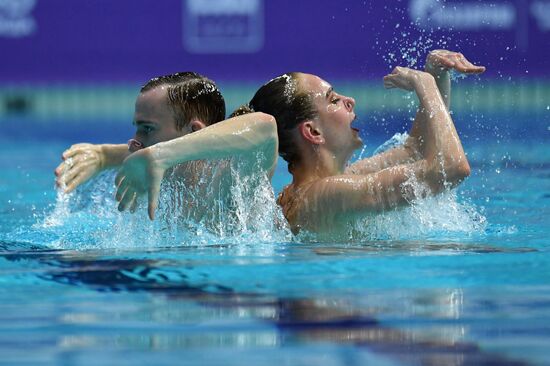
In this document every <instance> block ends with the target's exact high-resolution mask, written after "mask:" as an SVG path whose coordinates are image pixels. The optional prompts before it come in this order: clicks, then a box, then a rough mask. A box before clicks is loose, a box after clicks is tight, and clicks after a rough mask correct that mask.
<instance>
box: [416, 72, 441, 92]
mask: <svg viewBox="0 0 550 366" xmlns="http://www.w3.org/2000/svg"><path fill="white" fill-rule="evenodd" d="M431 86H434V87H437V84H436V82H435V77H434V76H433V75H432V74H430V73H428V72H422V71H418V74H417V76H416V77H415V78H414V88H415V90H416V91H417V92H420V91H423V90H425V89H426V87H431Z"/></svg>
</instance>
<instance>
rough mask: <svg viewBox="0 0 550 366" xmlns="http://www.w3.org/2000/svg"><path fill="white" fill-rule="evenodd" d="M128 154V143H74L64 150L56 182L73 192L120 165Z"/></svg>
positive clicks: (56, 172)
mask: <svg viewBox="0 0 550 366" xmlns="http://www.w3.org/2000/svg"><path fill="white" fill-rule="evenodd" d="M128 155H130V152H129V151H128V145H126V144H116V145H113V144H88V143H81V144H75V145H72V146H71V147H70V148H68V149H67V150H65V151H64V152H63V155H62V159H63V161H62V162H61V164H59V166H58V167H57V168H56V169H55V175H56V180H55V182H56V184H57V186H58V187H61V189H63V191H65V192H66V193H68V192H71V191H73V190H74V189H75V188H77V187H78V186H79V185H81V184H83V183H85V182H87V181H88V180H89V179H90V178H92V177H93V176H95V175H96V174H98V173H100V172H102V171H103V170H106V169H110V168H116V167H119V166H120V165H122V162H123V161H124V159H126V158H127V157H128Z"/></svg>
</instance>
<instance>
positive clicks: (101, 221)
mask: <svg viewBox="0 0 550 366" xmlns="http://www.w3.org/2000/svg"><path fill="white" fill-rule="evenodd" d="M257 158H258V161H259V158H260V157H259V156H258V157H257ZM242 164H243V163H241V162H240V161H239V159H234V160H230V161H229V160H228V161H223V162H215V163H204V162H201V163H198V164H197V163H193V164H187V165H186V166H182V167H178V169H179V170H177V171H176V169H175V170H174V171H173V172H172V173H171V178H172V179H165V180H164V181H163V184H162V186H161V194H160V201H159V208H158V210H157V214H156V216H157V218H156V219H155V221H152V222H151V221H150V220H149V219H148V217H147V210H146V199H144V198H142V199H141V202H140V204H139V206H138V208H137V212H136V213H134V214H131V213H127V212H124V213H119V212H118V211H117V209H116V207H117V203H116V202H115V200H114V185H113V181H114V172H111V173H107V174H103V175H101V176H98V177H97V178H95V179H93V180H91V181H90V182H88V183H87V184H85V185H83V186H82V187H79V188H78V189H77V190H76V191H75V192H74V193H71V194H63V193H58V196H57V200H56V203H55V205H53V207H51V210H50V211H49V212H48V213H47V214H46V215H45V217H44V219H43V220H41V221H39V222H37V223H36V224H35V225H34V226H33V230H35V231H34V232H33V233H27V236H29V235H30V236H29V239H31V237H32V242H37V241H40V242H43V243H45V244H46V245H48V246H49V247H53V248H59V249H95V248H118V249H121V248H126V249H128V248H147V247H149V248H154V247H171V246H183V245H217V244H225V243H229V244H239V245H241V244H257V243H264V244H265V243H275V242H286V241H289V240H290V239H291V234H290V231H289V229H288V227H287V225H286V221H285V220H284V217H283V215H282V212H281V211H280V209H279V207H278V205H277V204H276V202H275V197H274V192H273V190H272V188H271V184H270V182H269V179H268V177H266V176H265V175H263V174H258V173H254V174H248V175H247V174H242V173H241V172H243V171H245V167H243V166H242ZM246 168H248V170H247V171H254V172H257V171H259V169H258V168H257V167H256V168H254V167H252V168H250V167H246ZM180 173H183V174H185V173H188V177H189V178H187V179H183V178H181V176H179V177H178V179H173V178H175V177H177V174H180Z"/></svg>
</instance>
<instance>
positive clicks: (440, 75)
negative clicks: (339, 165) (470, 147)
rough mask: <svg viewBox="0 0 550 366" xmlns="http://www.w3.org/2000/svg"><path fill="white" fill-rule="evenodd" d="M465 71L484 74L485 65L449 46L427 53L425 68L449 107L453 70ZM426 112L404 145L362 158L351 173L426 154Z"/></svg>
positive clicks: (362, 172) (359, 172) (416, 119)
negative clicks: (475, 63)
mask: <svg viewBox="0 0 550 366" xmlns="http://www.w3.org/2000/svg"><path fill="white" fill-rule="evenodd" d="M451 70H454V71H455V72H459V73H464V74H480V73H483V72H484V71H485V67H483V66H476V65H474V64H472V63H471V62H470V61H468V60H467V59H466V58H465V57H464V55H462V54H461V53H458V52H453V51H447V50H433V51H431V52H430V53H429V54H428V56H427V57H426V66H425V71H426V72H427V73H429V74H431V75H432V76H433V77H434V79H435V81H436V85H437V88H438V90H439V93H440V94H441V97H442V98H443V102H444V104H445V106H446V108H447V109H448V110H449V108H450V104H451V77H450V71H451ZM424 118H425V114H424V113H422V111H420V110H419V111H418V112H417V114H416V117H415V119H414V122H413V124H412V127H411V130H410V131H409V137H408V138H407V140H406V141H405V143H404V144H403V145H402V146H397V147H395V148H393V149H391V150H388V151H385V152H383V153H381V154H377V155H375V156H373V157H370V158H366V159H362V160H360V161H358V162H356V163H354V164H352V165H350V167H349V168H348V170H347V172H348V173H350V174H369V173H374V172H377V171H380V170H382V169H385V168H388V167H391V166H396V165H399V164H406V163H412V162H414V161H416V160H418V159H419V158H421V157H422V155H423V149H424V146H423V145H424V142H425V141H426V138H427V136H428V134H429V133H428V131H427V130H426V128H427V124H426V123H424Z"/></svg>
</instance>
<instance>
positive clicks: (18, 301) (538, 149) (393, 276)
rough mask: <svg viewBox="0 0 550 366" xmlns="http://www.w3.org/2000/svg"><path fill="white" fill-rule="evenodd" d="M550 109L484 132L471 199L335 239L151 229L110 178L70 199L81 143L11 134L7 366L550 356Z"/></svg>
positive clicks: (1, 305)
mask: <svg viewBox="0 0 550 366" xmlns="http://www.w3.org/2000/svg"><path fill="white" fill-rule="evenodd" d="M485 118H489V117H485ZM528 118H529V116H526V117H525V120H524V121H525V123H530V124H531V125H533V120H532V119H529V120H528ZM536 118H537V121H538V122H537V123H535V124H534V125H535V126H537V127H538V128H539V130H538V132H537V131H536V130H535V131H532V130H531V132H526V133H524V134H515V133H511V134H508V135H506V136H504V137H502V136H500V137H499V138H496V137H495V135H494V134H492V133H486V132H485V133H483V134H474V133H471V131H470V133H469V134H468V133H467V135H468V136H466V137H465V138H464V145H465V148H466V150H467V151H468V154H469V158H470V162H471V165H472V171H473V173H472V176H471V177H470V178H469V179H468V180H467V181H466V182H465V183H464V184H463V185H462V186H461V188H460V189H459V191H458V193H456V197H455V196H453V195H450V196H445V197H443V198H440V199H439V200H435V201H431V202H429V203H427V204H424V205H422V204H419V205H418V206H417V207H415V208H414V210H409V211H406V212H405V213H404V212H399V213H390V214H388V215H386V216H384V217H382V218H380V219H379V221H378V222H377V223H376V227H374V228H373V229H372V230H374V232H375V234H376V235H374V234H373V235H365V237H364V238H359V239H358V240H354V242H347V241H346V242H331V243H316V242H307V243H305V242H301V241H300V240H295V239H293V238H292V237H289V236H288V235H287V233H285V232H279V231H277V230H273V231H272V232H268V233H267V234H266V233H265V230H264V231H262V230H260V229H262V228H258V231H254V230H255V229H254V228H252V229H250V230H248V231H247V232H245V233H243V234H242V235H237V236H234V237H229V238H228V237H225V238H216V237H212V236H209V235H206V234H204V235H203V236H201V234H200V232H198V233H197V232H195V233H194V234H193V236H189V237H185V238H184V239H182V238H181V237H180V238H178V237H171V236H170V235H162V233H161V234H159V233H155V232H151V231H147V230H148V229H147V227H146V226H147V225H149V223H148V222H147V221H146V220H141V219H142V217H140V216H139V214H138V216H130V215H127V216H120V215H119V214H118V213H117V212H116V209H115V205H114V202H113V200H112V197H111V196H110V190H111V189H112V188H111V187H110V185H109V181H110V180H109V179H110V178H109V177H108V176H107V177H103V178H100V179H98V180H96V181H95V182H94V183H93V185H89V186H87V187H84V188H83V189H82V190H80V192H78V193H77V194H76V195H75V196H73V197H72V198H70V200H69V201H70V202H68V203H67V202H65V203H63V198H62V197H60V196H58V195H57V193H56V191H55V190H54V187H53V173H52V171H53V169H54V168H55V166H56V165H57V164H58V159H59V156H60V154H61V152H62V151H63V149H64V148H65V147H66V146H67V145H68V144H70V143H73V142H75V141H73V140H71V141H66V140H53V139H43V138H41V136H31V137H28V136H27V137H18V138H17V139H10V138H7V137H4V138H3V139H2V142H1V145H0V146H2V147H1V149H2V154H1V155H0V168H1V169H2V172H3V173H2V175H1V177H0V204H1V206H0V209H1V211H0V215H1V220H0V354H1V355H2V357H1V358H0V364H5V365H54V364H62V365H97V364H116V365H151V364H155V365H169V364H170V365H172V364H189V365H197V364H224V365H253V364H257V365H261V364H270V365H271V364H273V365H275V364H276V365H287V364H288V365H313V364H314V365H366V364H369V365H409V364H414V365H418V364H422V365H424V364H429V365H472V364H486V365H544V364H546V365H550V361H549V360H550V358H548V344H550V256H549V248H550V245H549V244H550V243H549V240H550V239H549V237H550V225H549V224H548V223H549V217H550V145H549V144H548V130H547V128H548V126H546V124H548V123H547V121H548V118H547V117H544V116H543V117H540V116H538V117H536ZM545 118H546V119H545ZM494 119H497V118H496V117H495V118H494ZM517 123H518V126H519V125H521V124H522V123H523V122H522V121H517ZM459 130H460V128H459ZM386 138H387V136H386ZM369 139H370V140H369ZM366 140H368V141H376V144H378V143H380V142H381V141H383V140H384V138H382V137H375V136H370V137H369V136H366ZM376 144H374V143H371V145H376ZM279 170H280V171H278V173H277V174H276V177H275V181H274V186H275V190H276V191H279V190H280V189H281V187H282V186H283V185H284V184H285V182H286V179H287V178H288V176H287V175H286V174H285V173H284V167H281V168H279ZM98 189H99V192H100V193H97V192H98ZM93 192H96V193H95V194H94V193H93ZM451 203H453V204H451ZM64 204H65V206H64ZM450 206H452V207H450ZM56 210H57V211H56ZM121 217H122V219H121ZM126 224H127V225H126ZM128 225H130V226H131V225H133V226H132V230H133V231H132V230H130V229H128V228H127V226H128ZM151 233H152V234H151ZM138 234H139V235H138ZM157 234H158V235H159V236H155V235H157ZM140 235H141V236H140ZM136 238H138V239H139V240H138V239H136Z"/></svg>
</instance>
